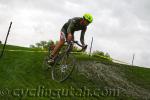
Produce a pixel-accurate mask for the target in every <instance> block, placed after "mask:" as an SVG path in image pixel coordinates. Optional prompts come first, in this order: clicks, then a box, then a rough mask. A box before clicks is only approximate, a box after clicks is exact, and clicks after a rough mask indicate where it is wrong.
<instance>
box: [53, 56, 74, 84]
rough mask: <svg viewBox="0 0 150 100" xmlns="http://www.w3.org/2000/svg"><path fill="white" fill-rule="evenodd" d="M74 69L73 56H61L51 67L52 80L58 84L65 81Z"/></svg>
mask: <svg viewBox="0 0 150 100" xmlns="http://www.w3.org/2000/svg"><path fill="white" fill-rule="evenodd" d="M74 67H75V57H74V56H73V54H66V53H64V54H61V55H59V56H58V57H57V58H56V60H55V64H54V65H53V66H52V72H51V73H52V79H53V80H56V81H58V82H63V81H65V80H66V79H67V78H68V77H69V76H70V75H71V73H72V72H73V70H74Z"/></svg>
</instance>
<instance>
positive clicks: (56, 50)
mask: <svg viewBox="0 0 150 100" xmlns="http://www.w3.org/2000/svg"><path fill="white" fill-rule="evenodd" d="M65 40H66V36H65V34H64V32H61V33H60V40H59V42H58V43H57V44H56V46H55V48H54V49H53V51H52V54H51V57H52V59H53V60H54V59H55V57H56V56H57V54H58V53H59V51H60V49H61V47H62V46H63V45H64V43H65Z"/></svg>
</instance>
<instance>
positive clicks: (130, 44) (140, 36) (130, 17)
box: [0, 0, 150, 67]
mask: <svg viewBox="0 0 150 100" xmlns="http://www.w3.org/2000/svg"><path fill="white" fill-rule="evenodd" d="M149 12H150V0H57V1H56V0H0V40H2V41H3V42H4V39H5V37H6V33H7V30H8V27H9V24H10V21H12V22H13V24H12V28H11V32H10V36H9V39H8V44H12V45H19V46H26V47H29V45H30V44H35V43H37V42H39V41H41V40H46V41H48V40H50V39H52V40H54V41H56V40H58V39H59V34H60V29H61V27H62V25H63V24H64V23H65V22H66V21H67V20H68V19H69V18H72V17H82V16H83V14H84V13H91V14H92V15H93V17H94V21H93V23H92V24H90V25H89V26H88V29H87V32H86V34H85V41H86V43H87V44H88V45H90V41H91V38H92V37H93V38H94V43H93V50H101V51H104V52H108V53H109V54H110V55H111V57H112V58H114V59H118V60H121V61H124V62H127V63H130V64H131V61H132V55H133V54H135V61H134V64H135V65H139V66H144V67H150V50H149V49H150V46H149V45H148V43H150V35H149V34H150V13H149ZM79 37H80V32H76V33H75V38H76V40H78V39H79ZM87 51H88V52H89V49H88V50H87Z"/></svg>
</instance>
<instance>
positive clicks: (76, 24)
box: [61, 17, 87, 40]
mask: <svg viewBox="0 0 150 100" xmlns="http://www.w3.org/2000/svg"><path fill="white" fill-rule="evenodd" d="M82 20H83V18H82V17H74V18H72V19H69V20H68V22H67V23H65V24H64V25H63V27H62V29H61V35H62V36H61V38H64V39H65V40H66V38H65V37H67V34H68V33H72V35H74V32H75V31H79V30H81V39H82V40H84V34H85V31H86V29H87V26H84V25H83V24H81V23H82Z"/></svg>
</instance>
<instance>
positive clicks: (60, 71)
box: [44, 41, 87, 82]
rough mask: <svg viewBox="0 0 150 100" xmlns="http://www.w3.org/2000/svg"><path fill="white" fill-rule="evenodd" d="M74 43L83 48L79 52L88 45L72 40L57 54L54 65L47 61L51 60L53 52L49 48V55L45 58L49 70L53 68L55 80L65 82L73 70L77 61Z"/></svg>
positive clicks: (52, 72)
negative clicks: (50, 56)
mask: <svg viewBox="0 0 150 100" xmlns="http://www.w3.org/2000/svg"><path fill="white" fill-rule="evenodd" d="M66 43H67V42H66ZM74 44H77V45H78V46H79V47H81V48H82V49H81V50H78V51H77V52H82V51H85V50H86V49H87V45H85V46H84V47H83V46H82V45H81V44H79V43H78V41H71V42H69V43H67V45H66V46H65V47H64V50H61V51H60V52H59V54H57V56H56V57H55V60H54V64H52V65H49V64H48V62H47V61H48V60H49V55H50V54H51V50H48V55H47V56H46V58H45V59H44V65H45V66H46V68H47V70H49V69H51V77H52V79H53V80H55V81H57V82H63V81H65V80H66V79H68V78H69V76H70V75H71V73H72V72H73V70H74V68H75V63H76V59H75V56H74V53H73V52H72V51H73V45H74Z"/></svg>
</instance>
